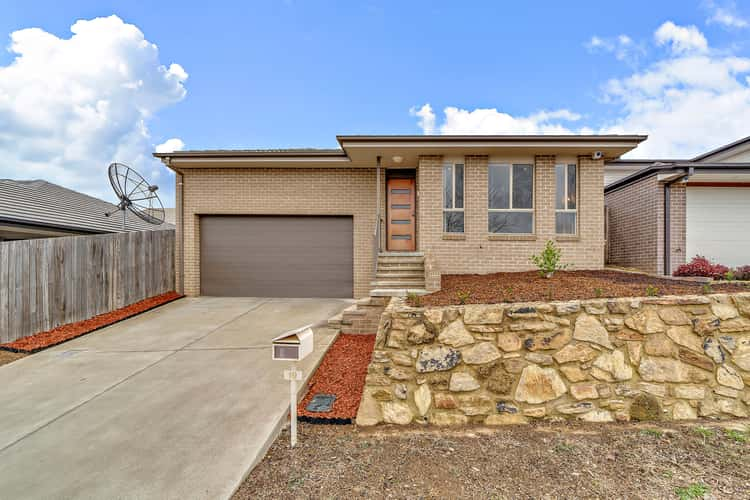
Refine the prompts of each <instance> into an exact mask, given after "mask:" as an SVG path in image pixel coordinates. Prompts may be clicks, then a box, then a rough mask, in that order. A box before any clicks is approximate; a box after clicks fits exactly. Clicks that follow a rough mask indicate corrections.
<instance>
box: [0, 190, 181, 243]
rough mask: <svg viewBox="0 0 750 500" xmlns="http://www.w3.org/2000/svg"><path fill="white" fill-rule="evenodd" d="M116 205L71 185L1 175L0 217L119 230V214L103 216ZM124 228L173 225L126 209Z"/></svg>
mask: <svg viewBox="0 0 750 500" xmlns="http://www.w3.org/2000/svg"><path fill="white" fill-rule="evenodd" d="M115 208H116V207H115V205H113V204H111V203H108V202H106V201H104V200H100V199H99V198H94V197H93V196H89V195H86V194H83V193H79V192H78V191H73V190H72V189H67V188H64V187H62V186H58V185H57V184H52V183H51V182H47V181H43V180H30V181H17V180H11V179H0V220H3V221H6V222H17V223H19V224H31V225H36V226H47V227H54V228H60V229H69V230H73V231H82V232H96V233H116V232H120V231H122V214H121V213H119V212H118V213H115V214H113V215H112V216H110V217H106V216H105V215H104V214H105V213H106V212H111V211H112V210H114V209H115ZM126 229H127V230H128V231H145V230H155V229H174V226H173V225H172V224H167V223H164V224H160V225H158V226H155V225H153V224H149V223H147V222H145V221H143V220H141V219H140V218H138V217H137V216H136V215H134V214H133V213H131V212H130V211H127V218H126Z"/></svg>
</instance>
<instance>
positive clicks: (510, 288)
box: [505, 285, 513, 297]
mask: <svg viewBox="0 0 750 500" xmlns="http://www.w3.org/2000/svg"><path fill="white" fill-rule="evenodd" d="M505 295H507V296H509V297H513V285H508V288H506V289H505Z"/></svg>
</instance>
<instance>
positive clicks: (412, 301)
mask: <svg viewBox="0 0 750 500" xmlns="http://www.w3.org/2000/svg"><path fill="white" fill-rule="evenodd" d="M406 302H407V303H408V304H409V305H410V306H412V307H422V296H421V295H419V294H418V293H414V292H409V293H408V294H406Z"/></svg>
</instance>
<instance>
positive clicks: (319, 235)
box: [200, 215, 354, 298]
mask: <svg viewBox="0 0 750 500" xmlns="http://www.w3.org/2000/svg"><path fill="white" fill-rule="evenodd" d="M353 241H354V233H353V222H352V218H351V217H329V216H260V215H258V216H255V215H253V216H216V215H210V216H202V217H201V218H200V246H201V294H203V295H212V296H223V297H342V298H344V297H352V296H353V293H354V292H353V290H354V278H353V269H354V251H353Z"/></svg>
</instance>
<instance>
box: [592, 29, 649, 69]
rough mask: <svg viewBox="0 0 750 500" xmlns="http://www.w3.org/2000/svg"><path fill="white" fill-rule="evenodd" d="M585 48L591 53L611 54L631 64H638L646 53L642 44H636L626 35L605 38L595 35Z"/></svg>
mask: <svg viewBox="0 0 750 500" xmlns="http://www.w3.org/2000/svg"><path fill="white" fill-rule="evenodd" d="M584 46H585V47H586V49H587V50H588V51H589V52H591V53H601V52H605V53H611V54H614V56H615V58H616V59H617V60H618V61H626V62H628V63H631V64H635V63H637V62H638V60H639V59H640V58H641V57H642V56H643V55H645V53H646V50H645V48H644V47H643V45H642V44H639V43H636V42H634V41H633V39H632V38H630V37H629V36H628V35H624V34H621V35H617V36H615V37H605V38H602V37H600V36H597V35H594V36H592V37H591V39H590V40H589V41H588V42H586V43H585V44H584Z"/></svg>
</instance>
